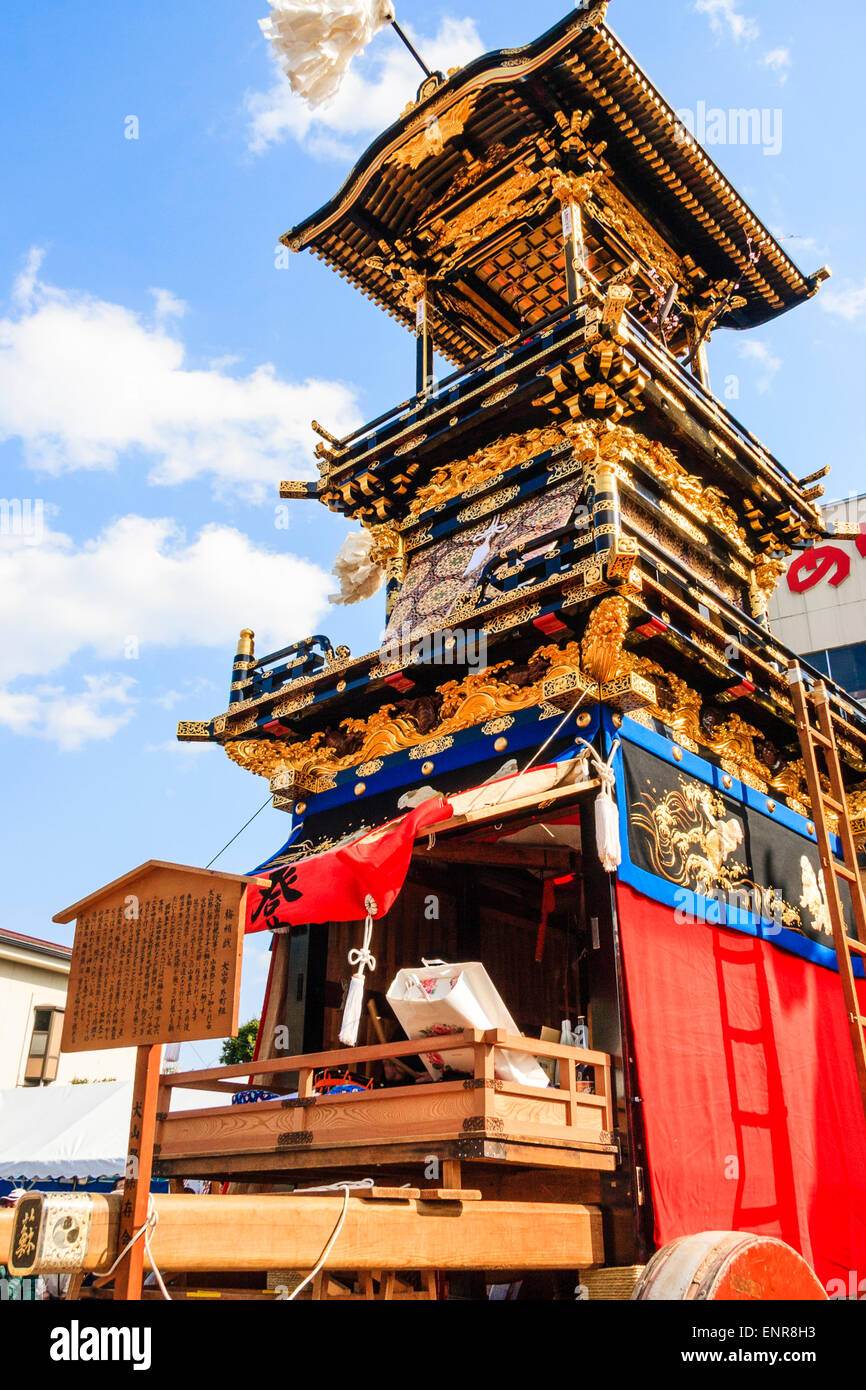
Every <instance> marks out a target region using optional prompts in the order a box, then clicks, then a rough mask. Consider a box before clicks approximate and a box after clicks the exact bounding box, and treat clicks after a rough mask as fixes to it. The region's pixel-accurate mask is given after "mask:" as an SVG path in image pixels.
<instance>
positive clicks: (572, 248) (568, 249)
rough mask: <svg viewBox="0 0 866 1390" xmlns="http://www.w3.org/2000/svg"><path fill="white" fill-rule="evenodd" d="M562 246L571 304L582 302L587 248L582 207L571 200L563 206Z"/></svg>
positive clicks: (567, 291)
mask: <svg viewBox="0 0 866 1390" xmlns="http://www.w3.org/2000/svg"><path fill="white" fill-rule="evenodd" d="M562 244H563V252H564V256H565V287H566V293H567V295H568V302H569V304H578V303H579V302H580V296H581V292H582V290H583V286H584V261H585V255H586V248H585V245H584V240H583V218H582V217H581V213H580V206H579V204H577V203H576V202H575V201H574V199H572V198H569V199H568V200H567V201H565V202H563V204H562Z"/></svg>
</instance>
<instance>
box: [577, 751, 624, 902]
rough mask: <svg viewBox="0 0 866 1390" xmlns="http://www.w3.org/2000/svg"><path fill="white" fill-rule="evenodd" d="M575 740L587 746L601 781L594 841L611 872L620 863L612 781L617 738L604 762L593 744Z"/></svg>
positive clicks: (620, 852) (620, 848)
mask: <svg viewBox="0 0 866 1390" xmlns="http://www.w3.org/2000/svg"><path fill="white" fill-rule="evenodd" d="M577 742H578V743H582V744H583V746H584V748H585V749H586V750H587V752H588V754H589V756H590V759H591V761H592V765H593V768H594V769H595V773H596V776H597V777H598V779H599V781H600V782H601V790H600V791H599V794H598V796H597V797H596V799H595V843H596V848H597V850H598V857H599V859H600V861H601V866H602V868H603V869H604V870H605V871H606V872H607V873H609V874H612V873H613V872H614V870H615V869H618V868H619V866H620V864H621V863H622V845H621V844H620V839H619V811H618V810H617V805H616V801H615V799H614V795H613V788H614V782H615V773H614V770H613V760H614V758H615V757H616V755H617V753H618V752H619V746H620V740H619V739H618V738H617V739H614V742H613V747H612V748H611V750H610V757H609V758H608V760H607V762H606V763H605V762H602V760H601V758H600V757H599V755H598V753H597V752H596V750H595V749H594V748H593V746H592V744H591V743H587V741H586V739H585V738H579V739H578V740H577Z"/></svg>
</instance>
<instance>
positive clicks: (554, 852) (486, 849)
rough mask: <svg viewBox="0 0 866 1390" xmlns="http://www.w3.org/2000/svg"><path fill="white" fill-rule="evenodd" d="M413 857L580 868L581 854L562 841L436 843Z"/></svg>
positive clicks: (498, 865)
mask: <svg viewBox="0 0 866 1390" xmlns="http://www.w3.org/2000/svg"><path fill="white" fill-rule="evenodd" d="M413 858H414V859H416V860H419V861H424V862H425V863H430V864H435V863H446V864H479V865H481V866H482V867H484V868H486V867H488V866H490V867H491V868H515V869H553V870H556V871H557V872H562V870H564V869H577V868H579V866H580V855H579V854H577V853H576V851H574V850H571V849H568V848H567V847H565V846H563V845H551V847H550V848H549V849H547V848H545V846H544V845H503V844H481V843H476V844H471V843H464V844H452V843H450V842H448V841H446V842H445V843H442V844H437V845H436V846H435V847H434V848H433V849H431V850H416V851H415V854H414V856H413Z"/></svg>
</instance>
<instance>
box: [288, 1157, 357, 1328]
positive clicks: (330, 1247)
mask: <svg viewBox="0 0 866 1390" xmlns="http://www.w3.org/2000/svg"><path fill="white" fill-rule="evenodd" d="M334 1186H335V1187H339V1186H342V1188H343V1210H342V1211H341V1212H340V1215H339V1216H338V1217H337V1224H336V1226H335V1227H334V1229H333V1231H332V1232H331V1234H330V1236H329V1237H328V1240H327V1243H326V1245H325V1248H324V1250H323V1251H322V1253H321V1255H320V1256H319V1259H318V1262H317V1264H316V1267H315V1269H311V1270H310V1273H309V1274H308V1275H307V1277H306V1279H302V1280H301V1282H300V1284H299V1285H298V1287H297V1288H296V1289H293V1290H292V1292H291V1293H290V1294H289V1297H288V1300H287V1301H288V1302H289V1303H291V1302H293V1301H294V1299H296V1298H297V1296H298V1294H299V1293H300V1292H301V1289H305V1288H306V1287H307V1285H308V1284H309V1283H311V1282H312V1280H313V1279H315V1277H316V1275H317V1274H318V1272H319V1270H320V1269H321V1268H322V1266H323V1264H324V1263H325V1261H326V1259H327V1258H328V1256H329V1255H330V1253H331V1251H332V1250H333V1248H334V1246H335V1245H336V1243H337V1237H338V1236H339V1234H340V1232H341V1231H342V1229H343V1222H344V1221H345V1220H346V1212H347V1211H348V1210H349V1186H348V1184H347V1183H342V1184H340V1183H335V1184H334Z"/></svg>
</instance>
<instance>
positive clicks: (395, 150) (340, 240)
mask: <svg viewBox="0 0 866 1390" xmlns="http://www.w3.org/2000/svg"><path fill="white" fill-rule="evenodd" d="M605 11H606V4H604V3H596V4H590V5H586V4H585V5H584V6H583V7H582V8H580V9H578V11H577V12H576V13H572V14H570V15H569V16H568V17H567V18H566V19H564V20H562V21H561V22H560V23H559V24H558V25H556V26H555V27H554V28H553V29H551V30H549V31H548V33H546V34H545V35H544V36H543V37H542V38H540V39H538V40H536V41H535V42H534V43H532V44H528V45H527V46H526V47H524V48H518V49H500V50H497V51H495V52H493V53H489V54H487V55H485V56H484V57H481V58H478V59H476V60H475V61H474V62H472V63H469V64H468V65H467V66H466V67H464V68H461V69H459V70H457V71H456V72H454V73H453V74H452V75H451V76H449V77H448V78H447V79H446V80H445V81H444V83H440V84H439V85H436V83H435V80H434V81H430V82H427V83H425V84H424V86H423V87H422V95H421V98H420V99H419V101H418V102H416V103H415V104H413V105H412V106H411V107H410V108H409V110H408V111H407V112H405V113H404V114H403V116H402V117H401V118H400V120H399V121H397V122H396V123H395V124H394V125H392V126H391V127H390V129H389V130H387V131H386V132H385V133H384V134H383V135H382V136H380V137H379V139H378V140H376V141H375V142H374V143H373V144H372V145H371V146H370V148H369V149H368V150H367V152H366V153H365V154H364V155H363V157H362V158H361V160H360V161H359V163H358V164H357V165H356V167H355V169H354V170H353V171H352V173H351V175H350V176H349V178H348V179H347V181H346V182H345V184H344V185H343V187H342V189H341V190H340V191H339V193H337V195H336V196H335V197H334V198H332V199H331V200H330V202H328V203H327V204H326V205H325V206H324V207H323V208H322V209H321V210H320V211H319V212H317V213H314V214H313V215H312V216H311V217H309V218H307V219H306V220H305V221H303V222H301V223H300V224H299V225H298V226H297V227H295V228H294V229H293V230H292V231H290V232H288V233H286V235H285V237H284V238H283V241H284V242H285V243H286V245H288V246H289V247H290V248H291V249H292V250H296V251H299V250H301V249H303V248H306V247H309V248H310V249H312V250H313V251H315V253H316V254H317V255H318V256H319V257H320V258H321V259H323V260H325V261H326V262H327V263H328V264H329V265H331V266H332V267H333V268H334V269H336V270H338V271H339V273H340V274H341V275H342V276H344V277H346V278H347V279H349V280H351V281H352V282H353V283H354V284H355V285H356V286H357V287H358V288H359V289H361V290H362V292H363V293H364V294H366V295H368V296H369V297H370V298H372V299H374V300H375V301H376V302H377V303H379V304H380V305H381V306H382V307H383V308H385V309H386V310H387V311H388V312H389V313H390V314H392V315H393V316H395V317H396V318H398V319H399V320H401V321H402V322H403V323H405V324H406V326H407V327H409V328H414V327H415V307H414V306H415V299H416V298H417V295H418V283H419V278H420V277H423V276H425V275H426V276H427V277H428V278H429V284H430V302H429V313H430V316H431V326H432V331H433V334H434V338H435V341H436V346H437V349H438V350H439V351H440V352H441V353H442V354H443V355H445V356H447V357H449V358H451V359H452V360H454V361H457V362H460V363H462V362H466V361H468V360H471V359H473V358H475V357H477V356H478V355H479V353H480V352H483V351H485V350H486V349H488V348H490V347H491V346H493V345H494V344H496V343H499V342H503V341H505V340H507V339H508V338H510V337H512V336H513V335H514V334H516V333H519V332H520V331H521V329H522V328H524V327H526V326H530V325H536V324H538V323H540V322H541V321H542V320H544V319H545V318H547V317H548V316H549V315H551V314H557V313H560V312H561V311H562V309H563V308H564V307H565V305H566V284H565V272H564V263H563V252H562V233H561V206H560V202H559V200H558V198H557V197H556V179H557V177H558V176H559V175H560V174H561V171H563V170H565V171H566V172H567V173H568V175H569V177H570V178H572V179H574V180H575V181H576V183H578V184H580V193H579V195H578V197H579V200H580V202H581V205H582V210H583V216H584V235H585V239H586V249H587V253H588V270H589V273H590V274H591V275H593V276H594V277H595V278H596V279H597V280H598V281H600V282H602V283H603V282H605V281H607V280H609V279H610V278H611V276H613V275H621V274H628V268H629V266H630V265H631V264H632V262H633V261H634V260H637V262H638V264H639V267H640V269H639V272H638V274H637V276H636V279H634V280H633V284H636V288H637V298H638V301H640V299H641V294H642V293H643V295H644V297H645V304H646V308H647V311H648V312H649V311H650V310H651V309H653V307H654V306H657V301H658V294H659V290H660V289H661V291H662V292H663V291H664V290H665V289H666V288H668V287H670V286H671V285H672V284H674V283H676V284H677V285H678V286H679V287H680V289H679V295H678V306H679V308H680V309H682V310H683V313H684V317H685V318H688V316H689V313H690V311H693V315H694V318H693V321H694V323H695V324H696V325H698V326H699V325H700V322H701V317H700V316H701V313H702V312H703V313H704V314H705V315H710V314H712V312H713V311H714V309H715V308H716V307H717V306H718V305H719V304H720V303H721V302H724V303H725V304H726V308H725V311H724V317H723V318H721V319H720V320H719V321H720V322H723V323H724V325H725V326H729V327H735V328H740V329H742V328H751V327H754V326H756V325H759V324H762V323H765V322H766V321H767V320H769V319H772V318H774V317H775V316H777V315H778V314H781V313H784V312H785V311H786V310H788V309H790V308H792V307H793V306H794V305H796V304H798V303H800V302H802V301H803V300H805V299H808V298H809V297H810V296H811V295H812V294H814V293H815V291H816V289H817V287H818V285H819V283H820V281H821V279H822V278H823V276H824V274H825V273H826V272H819V273H818V274H817V275H814V276H811V277H807V276H805V275H803V274H802V273H801V271H800V270H798V268H797V267H796V266H795V265H794V264H793V262H792V261H791V260H790V259H789V258H788V256H787V255H786V254H785V252H784V251H783V249H782V248H781V246H780V245H779V244H778V242H777V241H776V240H775V238H774V237H773V236H772V235H771V233H770V232H769V231H768V230H767V228H766V227H764V226H763V225H762V224H761V223H760V222H759V221H758V219H757V218H756V217H755V216H754V214H753V213H752V212H751V211H750V209H749V208H748V207H747V205H746V204H745V202H744V201H743V200H742V199H741V198H740V197H739V196H738V194H737V193H736V191H735V190H734V189H733V188H732V186H731V185H730V184H729V183H728V181H727V180H726V179H725V177H724V176H723V174H722V173H721V172H720V171H719V169H718V168H717V167H716V165H715V164H714V162H713V161H712V159H710V157H709V156H708V155H707V154H706V152H705V151H704V150H703V149H702V148H701V147H700V146H699V144H698V143H697V142H696V141H695V140H694V138H693V137H692V136H691V135H689V133H688V132H687V131H685V130H684V127H683V125H682V124H681V122H680V121H679V120H678V118H677V116H676V114H675V112H674V111H673V110H672V109H671V107H670V106H668V104H667V103H666V102H665V101H664V99H663V98H662V97H661V95H660V94H659V92H658V91H657V90H656V88H655V87H654V86H653V84H652V83H651V82H650V80H649V79H648V78H647V77H646V76H645V74H644V73H643V72H642V71H641V69H640V68H639V67H638V65H637V64H636V63H635V61H634V60H633V59H632V58H631V56H630V55H629V53H628V52H627V51H626V50H625V49H624V48H623V46H622V45H621V43H620V42H619V41H618V39H617V38H616V37H615V36H614V35H613V33H612V32H611V31H610V29H608V27H607V26H606V25H605V23H604V15H605ZM641 285H643V289H642V290H641ZM733 286H736V287H737V288H736V293H735V294H732V293H731V289H732V287H733ZM639 309H640V304H639V303H638V312H639Z"/></svg>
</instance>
